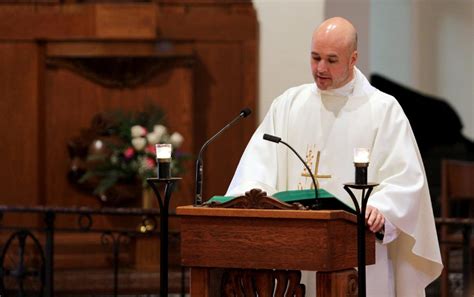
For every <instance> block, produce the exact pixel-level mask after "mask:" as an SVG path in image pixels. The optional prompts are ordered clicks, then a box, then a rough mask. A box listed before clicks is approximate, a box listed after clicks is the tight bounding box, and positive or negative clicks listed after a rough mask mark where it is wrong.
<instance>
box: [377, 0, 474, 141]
mask: <svg viewBox="0 0 474 297" xmlns="http://www.w3.org/2000/svg"><path fill="white" fill-rule="evenodd" d="M370 23H371V24H370V28H371V29H370V44H371V45H370V52H371V56H370V71H371V72H377V73H379V74H383V75H384V76H387V77H388V78H391V79H393V80H395V81H396V82H399V83H402V84H403V85H406V86H407V87H411V88H413V89H415V90H418V91H421V92H424V93H426V94H430V95H434V96H436V97H439V98H442V99H445V100H446V101H448V102H449V103H450V104H451V106H453V108H454V109H455V110H456V112H457V113H458V115H459V116H460V118H461V120H462V122H463V124H464V130H463V134H464V136H466V137H468V138H470V139H472V140H474V1H472V0H431V1H419V0H372V4H371V14H370ZM426 116H429V115H426Z"/></svg>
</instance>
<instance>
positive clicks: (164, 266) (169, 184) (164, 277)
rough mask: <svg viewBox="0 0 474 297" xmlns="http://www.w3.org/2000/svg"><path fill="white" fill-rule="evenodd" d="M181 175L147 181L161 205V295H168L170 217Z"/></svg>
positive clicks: (162, 296) (163, 296)
mask: <svg viewBox="0 0 474 297" xmlns="http://www.w3.org/2000/svg"><path fill="white" fill-rule="evenodd" d="M180 179H181V178H179V177H171V178H147V179H146V181H147V183H148V184H149V185H150V187H151V188H152V189H153V192H155V195H156V198H157V199H158V205H159V206H160V296H161V297H166V296H168V217H169V205H170V199H171V192H173V189H174V186H175V185H176V183H177V182H178V181H179V180H180ZM160 185H164V187H165V190H164V193H165V196H164V199H162V198H161V194H160V190H159V189H158V186H160Z"/></svg>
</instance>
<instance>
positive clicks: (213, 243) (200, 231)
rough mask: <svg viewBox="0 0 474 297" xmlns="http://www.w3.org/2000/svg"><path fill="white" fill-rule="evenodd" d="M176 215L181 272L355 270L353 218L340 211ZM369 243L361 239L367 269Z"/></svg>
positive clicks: (195, 210) (188, 211) (198, 210)
mask: <svg viewBox="0 0 474 297" xmlns="http://www.w3.org/2000/svg"><path fill="white" fill-rule="evenodd" d="M177 212H178V214H179V215H180V216H181V232H182V233H181V240H182V247H181V252H182V264H183V265H184V266H188V267H191V268H255V269H291V270H312V271H328V272H331V271H338V270H344V269H349V268H352V267H356V266H357V227H356V218H355V216H353V215H351V214H349V213H346V212H344V211H309V210H257V209H223V208H206V207H192V206H183V207H179V208H178V209H177ZM374 240H375V239H374V236H373V235H372V234H369V233H367V234H366V245H367V254H366V261H367V264H369V265H370V264H374V263H375V256H374V255H375V244H374ZM193 271H194V270H193ZM198 271H200V272H201V273H202V270H201V269H198V270H196V272H198ZM196 274H198V275H196ZM196 274H194V275H196V277H199V278H202V279H205V277H206V276H202V275H199V274H200V273H196ZM192 277H194V276H193V273H192ZM202 281H203V280H201V282H202ZM193 284H195V283H194V280H193V279H192V280H191V287H192V286H193ZM196 285H198V284H197V283H196ZM199 286H202V284H199ZM191 290H192V291H193V288H191ZM196 296H207V295H196ZM193 297H194V295H193Z"/></svg>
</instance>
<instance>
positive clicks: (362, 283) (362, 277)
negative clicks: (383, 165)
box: [344, 163, 379, 297]
mask: <svg viewBox="0 0 474 297" xmlns="http://www.w3.org/2000/svg"><path fill="white" fill-rule="evenodd" d="M355 164H358V163H355ZM359 164H360V163H359ZM365 164H367V165H368V163H365ZM357 168H358V167H356V177H357ZM362 168H364V167H362ZM365 169H366V170H367V167H365ZM365 177H366V178H367V175H366V176H365ZM378 185H379V184H375V183H367V182H365V183H364V184H359V183H357V181H356V183H347V184H344V190H346V191H347V193H349V196H351V199H352V202H354V206H355V209H356V216H357V262H358V267H357V270H358V274H359V297H366V295H367V287H366V274H365V266H366V264H365V263H366V262H365V211H366V208H367V201H368V200H369V196H370V193H372V190H373V189H374V187H376V186H378ZM351 189H357V190H362V197H361V199H362V200H361V202H362V207H359V202H357V199H356V197H355V196H354V193H352V190H351ZM366 190H367V192H365V191H366Z"/></svg>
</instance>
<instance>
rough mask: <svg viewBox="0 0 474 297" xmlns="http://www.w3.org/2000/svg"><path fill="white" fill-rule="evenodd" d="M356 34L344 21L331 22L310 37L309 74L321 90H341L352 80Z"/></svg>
mask: <svg viewBox="0 0 474 297" xmlns="http://www.w3.org/2000/svg"><path fill="white" fill-rule="evenodd" d="M356 62H357V31H356V30H355V28H354V26H353V25H352V24H351V23H350V22H349V21H348V20H346V19H343V18H341V17H335V18H330V19H328V20H326V21H324V22H323V23H322V24H321V25H320V26H319V27H318V28H317V29H316V30H315V31H314V33H313V39H312V41H311V71H312V72H313V77H314V81H315V82H316V84H317V85H318V88H320V89H321V90H330V89H336V88H339V87H342V86H343V85H345V84H346V83H348V82H349V81H351V80H352V78H353V77H354V66H355V64H356Z"/></svg>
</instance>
